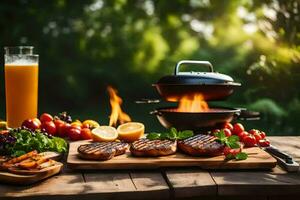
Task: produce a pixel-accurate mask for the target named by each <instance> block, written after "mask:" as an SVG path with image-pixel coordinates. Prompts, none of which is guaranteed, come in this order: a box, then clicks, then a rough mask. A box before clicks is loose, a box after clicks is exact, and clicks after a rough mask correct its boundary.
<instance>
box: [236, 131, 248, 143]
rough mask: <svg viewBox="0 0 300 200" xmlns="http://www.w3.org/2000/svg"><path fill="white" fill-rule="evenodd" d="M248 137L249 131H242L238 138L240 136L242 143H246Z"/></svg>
mask: <svg viewBox="0 0 300 200" xmlns="http://www.w3.org/2000/svg"><path fill="white" fill-rule="evenodd" d="M247 135H249V133H248V132H247V131H242V132H240V133H239V134H238V135H237V136H239V138H240V141H244V137H246V136H247Z"/></svg>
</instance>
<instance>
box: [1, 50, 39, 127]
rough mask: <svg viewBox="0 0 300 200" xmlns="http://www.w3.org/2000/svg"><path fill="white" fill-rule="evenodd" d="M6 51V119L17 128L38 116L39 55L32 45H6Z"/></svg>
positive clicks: (8, 123) (9, 124) (11, 125)
mask: <svg viewBox="0 0 300 200" xmlns="http://www.w3.org/2000/svg"><path fill="white" fill-rule="evenodd" d="M4 51H5V55H4V61H5V64H4V71H5V96H6V121H7V125H8V127H10V128H16V127H20V126H21V124H22V122H23V121H24V120H25V119H30V118H35V117H37V110H38V71H39V67H38V61H39V56H38V55H37V54H33V47H32V46H17V47H4Z"/></svg>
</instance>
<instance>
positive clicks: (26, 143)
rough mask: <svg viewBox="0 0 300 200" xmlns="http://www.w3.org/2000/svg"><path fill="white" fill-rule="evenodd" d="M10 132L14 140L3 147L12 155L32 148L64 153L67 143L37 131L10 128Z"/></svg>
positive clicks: (20, 153)
mask: <svg viewBox="0 0 300 200" xmlns="http://www.w3.org/2000/svg"><path fill="white" fill-rule="evenodd" d="M10 134H11V135H12V136H13V137H14V138H15V142H14V143H8V144H6V146H5V148H6V149H7V150H8V152H9V153H10V155H11V156H13V157H15V156H20V155H23V154H25V153H27V152H29V151H33V150H37V151H38V152H45V151H55V152H58V153H64V152H66V151H67V148H68V144H67V142H66V141H65V140H64V139H62V138H59V137H49V136H47V135H45V134H44V133H42V132H39V131H37V132H31V131H29V130H25V129H12V130H11V132H10Z"/></svg>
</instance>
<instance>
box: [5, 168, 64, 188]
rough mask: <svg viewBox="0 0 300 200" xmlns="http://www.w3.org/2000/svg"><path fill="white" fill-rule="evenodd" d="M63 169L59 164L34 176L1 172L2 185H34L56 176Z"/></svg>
mask: <svg viewBox="0 0 300 200" xmlns="http://www.w3.org/2000/svg"><path fill="white" fill-rule="evenodd" d="M62 167H63V164H62V163H57V164H56V165H54V166H52V167H49V168H48V169H47V170H44V171H41V172H39V173H37V174H34V175H20V174H13V173H10V172H2V171H0V183H9V184H13V185H29V184H33V183H36V182H38V181H41V180H43V179H46V178H48V177H50V176H53V175H55V174H58V173H59V172H60V171H61V170H62Z"/></svg>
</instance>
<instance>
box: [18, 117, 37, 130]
mask: <svg viewBox="0 0 300 200" xmlns="http://www.w3.org/2000/svg"><path fill="white" fill-rule="evenodd" d="M22 127H25V128H28V129H30V130H32V131H34V130H36V129H39V128H40V127H41V125H40V124H39V123H38V122H37V121H36V120H33V119H27V120H25V121H23V123H22Z"/></svg>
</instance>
